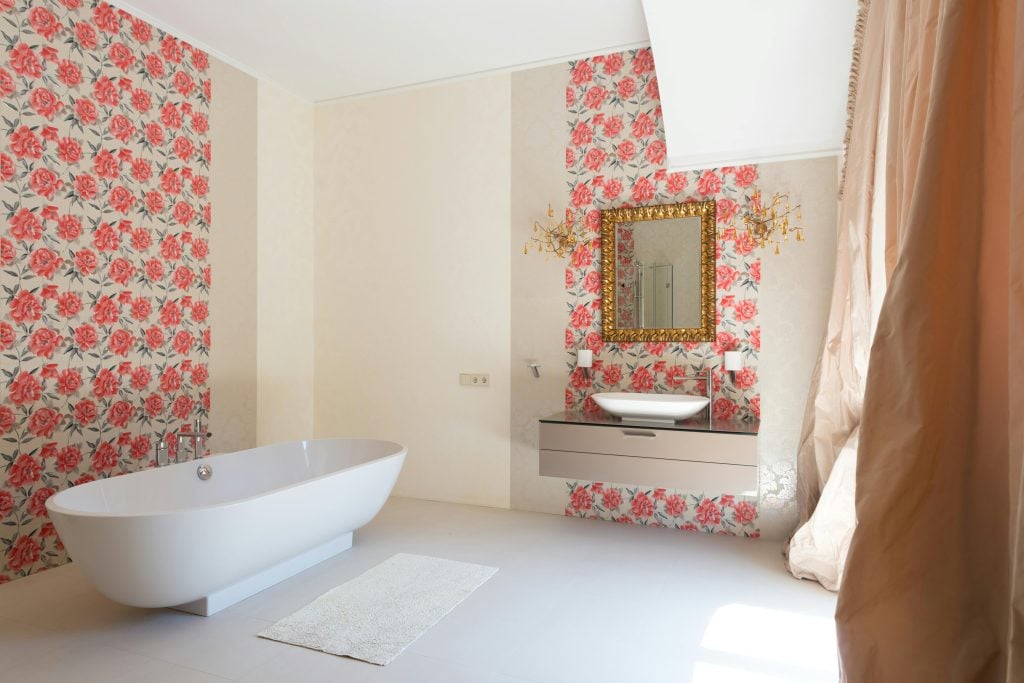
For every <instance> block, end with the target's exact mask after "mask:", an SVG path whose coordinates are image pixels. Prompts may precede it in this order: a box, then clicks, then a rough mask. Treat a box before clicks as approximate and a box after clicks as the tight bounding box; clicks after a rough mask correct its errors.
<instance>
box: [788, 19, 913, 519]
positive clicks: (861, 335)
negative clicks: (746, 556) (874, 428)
mask: <svg viewBox="0 0 1024 683" xmlns="http://www.w3.org/2000/svg"><path fill="white" fill-rule="evenodd" d="M868 7H869V5H868V2H867V0H862V2H861V9H860V15H859V17H858V26H857V44H856V46H855V48H854V68H853V74H852V76H851V90H852V91H853V92H852V93H851V106H852V112H851V120H850V125H849V128H850V135H849V137H848V139H847V152H846V160H845V166H844V171H843V185H842V198H841V201H840V205H839V223H838V233H837V236H836V244H837V252H836V270H835V278H834V281H833V285H832V302H831V308H830V310H829V318H828V326H827V329H826V333H825V340H824V344H823V347H822V352H821V356H820V357H819V359H818V363H817V366H816V367H815V370H814V373H813V375H812V377H811V395H810V398H809V400H808V403H807V409H806V412H805V414H804V423H803V432H802V434H801V438H800V450H799V454H798V457H797V471H798V474H799V476H798V479H797V492H796V493H797V503H798V504H799V509H800V524H801V525H802V524H804V523H805V522H806V521H807V520H808V518H809V517H810V516H811V513H812V512H813V511H814V508H815V506H816V505H817V503H818V499H819V498H820V497H821V493H822V490H823V489H824V487H825V483H826V482H827V481H828V478H829V475H830V474H831V473H832V467H833V466H834V465H835V462H836V458H837V457H839V453H840V452H841V451H842V450H843V448H844V447H845V446H846V445H847V442H848V441H849V439H850V436H851V434H853V432H854V431H855V430H856V429H857V426H858V425H859V424H860V417H861V407H862V405H863V396H864V383H865V380H866V377H867V365H868V354H869V351H870V348H871V336H872V333H873V329H872V319H873V314H872V312H873V310H877V308H878V307H879V306H880V305H881V297H882V295H883V294H884V292H885V284H886V279H887V278H886V273H887V272H890V271H891V268H892V265H894V264H895V248H894V245H895V243H896V235H895V229H893V230H891V231H889V234H888V235H887V231H886V220H885V219H886V216H885V211H886V207H885V198H886V187H885V177H886V173H885V164H886V154H885V150H886V146H887V144H888V135H889V128H888V125H887V116H888V108H889V93H890V85H889V80H888V78H885V77H884V76H885V73H886V68H887V67H886V63H885V61H886V55H885V51H884V48H885V42H884V41H881V40H871V41H869V42H865V37H867V36H874V35H877V33H878V30H879V26H878V24H879V23H880V19H879V15H878V13H877V12H875V13H870V12H868ZM868 22H871V23H872V24H873V25H871V26H869V25H868ZM869 29H870V30H869ZM862 73H863V74H867V75H869V76H870V77H869V78H863V79H862V78H861V77H860V74H862ZM878 76H883V77H878ZM854 131H856V135H853V132H854ZM887 243H889V244H890V245H893V246H888V247H886V244H887ZM887 255H888V258H887V257H886V256H887Z"/></svg>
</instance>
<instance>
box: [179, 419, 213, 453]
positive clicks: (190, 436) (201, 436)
mask: <svg viewBox="0 0 1024 683" xmlns="http://www.w3.org/2000/svg"><path fill="white" fill-rule="evenodd" d="M211 436H213V434H211V433H210V432H207V431H205V430H204V429H203V421H202V420H201V419H199V418H198V417H197V418H196V419H195V422H193V423H192V431H191V432H178V448H179V449H180V448H181V445H182V443H183V442H185V441H189V440H190V441H192V458H193V460H198V459H199V455H200V453H201V451H200V447H201V448H202V450H203V451H205V450H206V440H207V439H209V438H210V437H211Z"/></svg>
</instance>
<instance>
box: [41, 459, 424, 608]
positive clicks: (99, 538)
mask: <svg viewBox="0 0 1024 683" xmlns="http://www.w3.org/2000/svg"><path fill="white" fill-rule="evenodd" d="M405 454H406V449H405V448H404V447H403V446H401V445H399V444H396V443H391V442H387V441H374V440H369V439H322V440H314V441H294V442H290V443H283V444H275V445H272V446H263V447H260V448H254V449H251V450H247V451H239V452H237V453H228V454H224V455H217V456H213V457H209V458H203V459H202V460H201V461H193V462H183V463H179V464H176V465H170V466H167V467H161V468H157V469H150V470H145V471H142V472H136V473H134V474H129V475H125V476H122V477H114V478H111V479H102V480H99V481H95V482H90V483H88V484H83V485H81V486H75V487H74V488H70V489H67V490H65V491H61V492H60V493H58V494H57V495H55V496H52V497H51V498H50V499H49V500H48V501H47V502H46V507H47V508H48V509H49V512H50V518H51V519H52V520H53V523H54V525H55V526H56V527H57V532H58V533H59V534H60V537H61V540H62V541H63V542H64V545H65V546H66V547H67V550H68V553H69V554H70V556H71V558H72V559H73V560H74V562H75V565H76V566H78V567H79V569H80V570H81V571H82V572H83V573H84V574H85V575H86V576H87V577H88V578H89V579H90V580H91V581H92V582H93V583H94V584H95V585H96V587H97V588H98V589H99V590H100V592H101V593H103V594H104V595H106V596H107V597H109V598H110V599H112V600H115V601H117V602H120V603H123V604H126V605H132V606H135V607H171V606H177V605H182V604H184V603H190V602H194V601H196V600H200V599H201V598H205V597H207V596H210V595H213V594H217V593H218V592H221V591H224V590H225V589H228V588H230V587H232V586H235V585H237V584H239V583H244V582H245V581H246V580H248V579H250V578H251V577H253V576H255V575H258V574H260V573H261V572H264V571H266V570H268V569H271V568H273V567H275V566H276V565H280V564H282V563H285V562H287V561H288V560H289V559H290V558H293V557H296V556H300V555H303V554H304V553H306V552H307V551H309V550H311V549H314V548H316V547H318V546H323V545H324V544H329V543H331V542H332V541H333V540H335V539H338V538H339V537H344V536H346V535H348V534H350V533H351V532H352V531H354V530H355V529H358V528H359V527H361V526H363V525H364V524H366V523H367V522H369V521H370V520H371V519H373V517H374V516H375V515H376V514H377V512H378V511H379V510H380V508H381V507H382V506H383V505H384V502H385V501H386V500H387V498H388V495H389V494H390V492H391V489H392V487H393V486H394V484H395V480H396V479H397V478H398V474H399V472H400V471H401V469H402V465H403V463H404V462H405ZM200 462H201V463H203V464H206V465H210V466H211V467H212V468H213V476H212V477H211V478H210V479H209V480H208V481H201V480H200V479H199V478H198V476H196V468H197V467H198V466H199V464H200ZM281 578H284V577H281Z"/></svg>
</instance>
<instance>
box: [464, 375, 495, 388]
mask: <svg viewBox="0 0 1024 683" xmlns="http://www.w3.org/2000/svg"><path fill="white" fill-rule="evenodd" d="M459 384H461V385H462V386H464V387H489V386H491V376H490V375H488V374H486V373H483V374H481V373H469V372H463V373H460V374H459Z"/></svg>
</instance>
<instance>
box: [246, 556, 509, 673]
mask: <svg viewBox="0 0 1024 683" xmlns="http://www.w3.org/2000/svg"><path fill="white" fill-rule="evenodd" d="M497 571H498V570H497V568H495V567H485V566H483V565H479V564H469V563H468V562H455V561H453V560H442V559H439V558H436V557H426V556H424V555H408V554H406V553H400V554H398V555H393V556H392V557H390V558H388V559H387V560H385V561H384V562H381V563H380V564H378V565H377V566H376V567H374V568H373V569H368V570H366V571H365V572H363V573H362V574H360V575H359V576H357V577H356V578H354V579H352V580H351V581H348V582H346V583H343V584H342V585H340V586H338V587H337V588H334V589H332V590H330V591H328V592H327V593H324V594H323V595H321V596H320V597H319V598H317V599H316V600H314V601H313V602H311V603H309V604H308V605H306V606H305V607H303V608H302V609H300V610H299V611H298V612H296V613H295V614H292V615H291V616H288V617H285V618H284V619H282V620H281V621H279V622H277V623H276V624H274V625H273V626H271V627H270V628H268V629H267V630H265V631H263V632H262V633H260V634H259V636H260V637H261V638H269V639H270V640H277V641H280V642H282V643H289V644H291V645H299V646H301V647H308V648H310V649H311V650H319V651H321V652H328V653H330V654H332V655H341V656H345V657H352V658H354V659H361V660H363V661H364V662H370V663H372V664H381V665H384V664H388V663H390V662H391V661H392V660H393V659H394V658H395V657H397V656H398V655H400V654H401V653H402V651H403V650H405V648H407V647H409V646H410V645H412V644H413V643H414V642H415V641H416V639H417V638H419V637H420V636H422V635H423V634H424V633H426V632H427V629H429V628H430V627H431V626H433V625H434V624H436V623H437V622H439V621H440V620H441V618H442V617H443V616H444V615H446V614H448V613H449V612H451V611H452V610H453V609H455V607H457V606H458V604H459V603H460V602H462V601H463V600H465V599H466V598H467V597H469V594H470V593H472V592H473V591H475V590H476V589H477V588H479V587H480V586H482V585H483V584H484V582H486V581H487V580H488V579H489V578H491V577H492V576H494V574H495V572H497Z"/></svg>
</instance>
